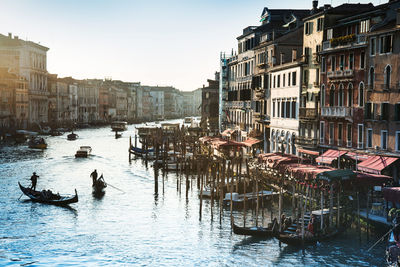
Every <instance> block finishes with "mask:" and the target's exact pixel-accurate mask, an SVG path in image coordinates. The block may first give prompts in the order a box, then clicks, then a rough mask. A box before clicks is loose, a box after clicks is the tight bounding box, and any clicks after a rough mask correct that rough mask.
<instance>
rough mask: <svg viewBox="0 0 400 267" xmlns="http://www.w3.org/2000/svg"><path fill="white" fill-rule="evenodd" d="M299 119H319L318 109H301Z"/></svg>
mask: <svg viewBox="0 0 400 267" xmlns="http://www.w3.org/2000/svg"><path fill="white" fill-rule="evenodd" d="M299 118H300V119H308V120H314V119H316V118H317V109H315V108H299Z"/></svg>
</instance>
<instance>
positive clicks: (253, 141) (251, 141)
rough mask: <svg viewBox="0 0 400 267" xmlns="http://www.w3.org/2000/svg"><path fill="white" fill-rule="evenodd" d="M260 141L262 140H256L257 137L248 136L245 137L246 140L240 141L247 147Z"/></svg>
mask: <svg viewBox="0 0 400 267" xmlns="http://www.w3.org/2000/svg"><path fill="white" fill-rule="evenodd" d="M260 142H262V140H258V139H255V138H251V137H249V138H247V140H246V141H244V142H242V143H243V144H245V145H246V146H248V147H251V146H253V145H255V144H258V143H260Z"/></svg>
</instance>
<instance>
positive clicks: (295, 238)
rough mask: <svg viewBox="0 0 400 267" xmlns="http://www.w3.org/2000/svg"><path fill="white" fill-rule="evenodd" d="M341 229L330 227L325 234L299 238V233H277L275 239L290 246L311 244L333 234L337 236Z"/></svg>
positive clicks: (329, 237)
mask: <svg viewBox="0 0 400 267" xmlns="http://www.w3.org/2000/svg"><path fill="white" fill-rule="evenodd" d="M341 232H342V231H341V230H339V229H336V228H335V229H332V230H331V231H330V232H329V233H327V234H319V235H314V236H309V237H308V236H304V239H302V238H301V235H298V234H289V233H284V232H283V233H280V234H278V235H277V237H276V238H277V239H279V241H281V242H282V243H285V244H288V245H292V246H304V245H313V244H315V243H317V242H319V241H322V240H328V239H331V238H333V237H335V236H337V235H338V234H339V233H341Z"/></svg>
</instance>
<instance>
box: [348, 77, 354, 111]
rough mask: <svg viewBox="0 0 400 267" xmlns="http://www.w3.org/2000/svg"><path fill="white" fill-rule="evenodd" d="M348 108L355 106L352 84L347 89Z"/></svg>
mask: <svg viewBox="0 0 400 267" xmlns="http://www.w3.org/2000/svg"><path fill="white" fill-rule="evenodd" d="M347 106H348V107H352V106H353V84H351V83H349V86H348V88H347Z"/></svg>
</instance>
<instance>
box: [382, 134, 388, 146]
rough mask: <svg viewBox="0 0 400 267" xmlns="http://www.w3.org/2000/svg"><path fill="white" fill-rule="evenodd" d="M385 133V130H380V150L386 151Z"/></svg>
mask: <svg viewBox="0 0 400 267" xmlns="http://www.w3.org/2000/svg"><path fill="white" fill-rule="evenodd" d="M387 133H388V132H387V131H386V130H382V131H381V149H383V150H386V149H387V141H388V140H387V138H388V136H387Z"/></svg>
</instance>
